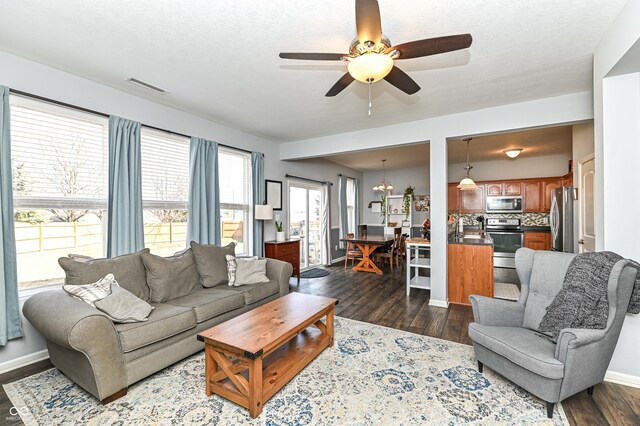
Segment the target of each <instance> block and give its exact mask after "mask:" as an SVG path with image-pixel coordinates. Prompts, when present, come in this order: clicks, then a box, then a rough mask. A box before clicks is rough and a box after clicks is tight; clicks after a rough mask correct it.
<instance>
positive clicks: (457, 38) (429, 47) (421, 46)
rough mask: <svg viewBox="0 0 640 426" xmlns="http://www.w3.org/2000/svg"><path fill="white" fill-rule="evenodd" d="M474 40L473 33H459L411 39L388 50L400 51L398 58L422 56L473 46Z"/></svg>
mask: <svg viewBox="0 0 640 426" xmlns="http://www.w3.org/2000/svg"><path fill="white" fill-rule="evenodd" d="M472 41H473V38H472V37H471V34H458V35H452V36H445V37H436V38H428V39H425V40H416V41H410V42H408V43H402V44H399V45H397V46H393V47H391V48H389V49H388V50H387V51H388V52H391V51H393V50H397V51H398V52H399V53H400V55H399V56H398V58H397V59H411V58H420V57H422V56H430V55H437V54H439V53H446V52H452V51H454V50H460V49H466V48H467V47H469V46H471V42H472Z"/></svg>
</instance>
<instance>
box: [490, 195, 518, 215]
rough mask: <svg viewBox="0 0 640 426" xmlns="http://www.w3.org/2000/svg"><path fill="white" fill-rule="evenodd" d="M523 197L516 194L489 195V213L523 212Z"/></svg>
mask: <svg viewBox="0 0 640 426" xmlns="http://www.w3.org/2000/svg"><path fill="white" fill-rule="evenodd" d="M522 209H523V204H522V197H516V196H502V197H496V196H488V197H487V206H486V211H487V213H522Z"/></svg>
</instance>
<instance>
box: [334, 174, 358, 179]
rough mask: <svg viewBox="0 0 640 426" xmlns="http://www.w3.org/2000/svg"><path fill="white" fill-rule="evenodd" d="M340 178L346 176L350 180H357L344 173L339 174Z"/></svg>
mask: <svg viewBox="0 0 640 426" xmlns="http://www.w3.org/2000/svg"><path fill="white" fill-rule="evenodd" d="M338 176H346V177H347V178H348V179H353V180H355V179H356V178H354V177H352V176H349V175H343V174H342V173H338Z"/></svg>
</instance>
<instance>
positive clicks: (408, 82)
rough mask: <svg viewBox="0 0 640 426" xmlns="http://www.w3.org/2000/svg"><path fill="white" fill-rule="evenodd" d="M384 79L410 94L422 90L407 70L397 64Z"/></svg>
mask: <svg viewBox="0 0 640 426" xmlns="http://www.w3.org/2000/svg"><path fill="white" fill-rule="evenodd" d="M384 79H385V80H387V81H388V82H389V83H391V84H393V85H394V86H396V87H397V88H398V89H400V90H402V91H403V92H404V93H406V94H408V95H413V94H414V93H416V92H417V91H418V90H420V86H418V83H416V82H415V81H413V79H412V78H411V77H409V75H408V74H407V73H406V72H404V71H402V70H401V69H400V68H398V67H396V66H395V65H394V66H393V68H391V72H390V73H389V74H387V76H386V77H385V78H384Z"/></svg>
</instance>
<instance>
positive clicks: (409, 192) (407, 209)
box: [402, 186, 415, 219]
mask: <svg viewBox="0 0 640 426" xmlns="http://www.w3.org/2000/svg"><path fill="white" fill-rule="evenodd" d="M414 190H415V188H414V187H412V186H408V187H407V189H405V190H404V195H403V196H402V204H403V208H404V218H405V219H409V213H411V197H413V191H414Z"/></svg>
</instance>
